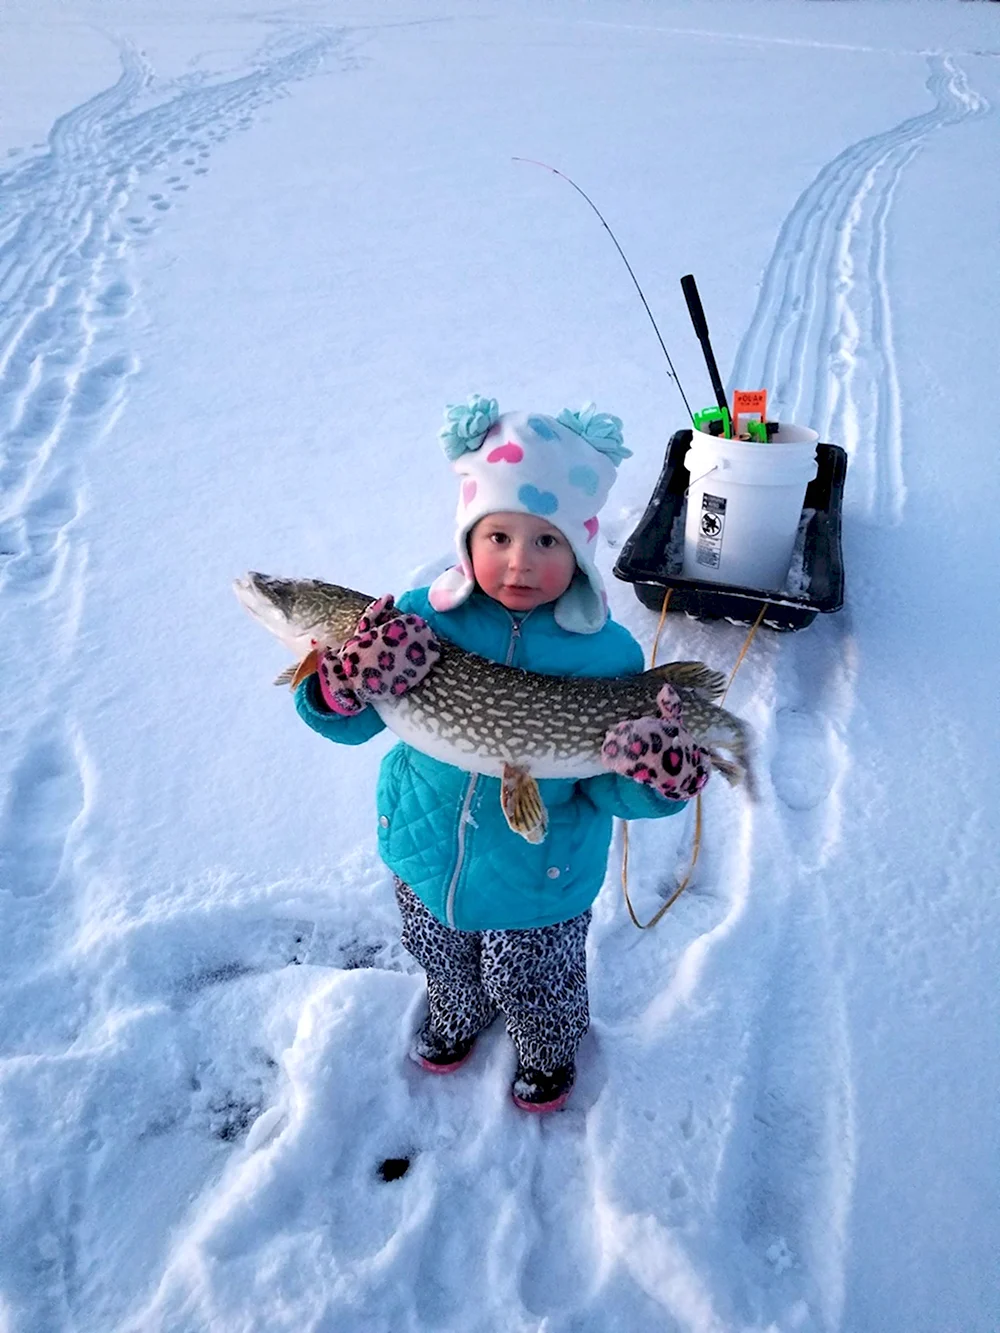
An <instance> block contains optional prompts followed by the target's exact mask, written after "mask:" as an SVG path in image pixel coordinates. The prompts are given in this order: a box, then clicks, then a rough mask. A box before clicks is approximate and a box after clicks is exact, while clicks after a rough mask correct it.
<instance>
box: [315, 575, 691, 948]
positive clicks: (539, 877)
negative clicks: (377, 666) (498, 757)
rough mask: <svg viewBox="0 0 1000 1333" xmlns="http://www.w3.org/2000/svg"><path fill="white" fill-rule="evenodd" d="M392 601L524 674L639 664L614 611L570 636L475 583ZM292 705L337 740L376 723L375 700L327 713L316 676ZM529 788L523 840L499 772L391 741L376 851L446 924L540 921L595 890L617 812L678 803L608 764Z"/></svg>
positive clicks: (635, 813)
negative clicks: (347, 711) (479, 770)
mask: <svg viewBox="0 0 1000 1333" xmlns="http://www.w3.org/2000/svg"><path fill="white" fill-rule="evenodd" d="M397 605H398V607H399V609H400V610H401V611H410V612H416V614H417V615H420V616H423V618H424V619H425V620H426V621H427V622H428V624H429V625H430V626H431V628H432V629H433V630H434V633H435V634H436V635H438V636H439V637H440V638H442V639H448V640H450V641H451V642H452V643H455V644H457V645H458V646H459V647H460V648H464V649H466V650H467V651H468V652H472V653H478V654H479V655H480V656H481V657H489V658H491V659H492V660H493V661H494V662H504V663H509V664H510V665H511V666H516V667H521V668H523V669H524V670H526V671H537V672H541V673H543V674H548V675H562V676H628V675H634V674H635V673H637V672H640V671H642V670H643V665H644V664H643V656H642V649H641V648H640V647H639V645H638V644H637V643H636V641H635V640H634V639H633V638H632V636H631V635H630V634H629V632H628V631H627V630H626V629H624V628H623V627H622V626H621V625H619V624H617V623H616V622H615V621H613V620H609V621H608V622H607V624H605V626H604V628H603V629H601V630H599V631H598V632H597V633H596V634H587V635H583V634H573V633H570V632H569V631H568V630H564V629H562V628H560V626H558V625H557V624H556V622H555V619H554V617H553V614H552V606H551V605H547V606H540V607H537V608H536V609H535V610H534V611H529V612H527V613H526V614H524V615H514V614H513V613H512V612H510V611H507V610H506V608H505V607H503V606H501V605H500V603H499V602H496V601H494V600H493V599H492V598H490V597H487V596H486V595H485V594H484V593H481V592H476V593H474V594H473V595H472V596H471V597H470V598H469V600H468V601H467V602H465V603H464V604H463V605H462V606H460V607H456V608H455V609H454V610H452V611H447V612H439V611H435V610H434V608H433V607H432V606H431V604H430V602H429V601H428V599H427V589H426V588H419V589H417V590H416V591H414V592H408V593H404V594H403V596H402V597H400V598H399V600H398V602H397ZM295 704H296V707H297V709H298V711H299V714H300V716H301V717H302V718H303V720H304V721H305V722H307V723H308V724H309V726H310V727H312V728H313V730H314V731H318V732H319V733H320V735H321V736H325V737H327V739H329V740H332V741H338V742H340V743H341V744H344V745H358V744H360V743H361V742H363V741H366V740H368V739H369V738H370V737H372V736H374V735H375V734H376V733H377V732H379V731H381V730H382V728H383V726H384V725H385V724H384V723H383V722H382V720H381V718H380V717H379V716H378V714H377V713H376V712H375V710H374V709H373V708H366V709H365V710H364V711H363V712H361V713H357V714H355V715H354V716H353V717H340V716H338V715H337V714H335V713H331V712H330V711H329V710H327V709H326V707H325V705H324V704H323V701H322V697H321V695H320V693H319V689H318V686H317V680H316V677H315V676H312V677H310V678H309V679H308V680H305V681H303V683H302V684H301V685H300V686H299V687H298V690H297V691H296V695H295ZM538 786H539V790H540V792H541V796H542V799H543V801H544V802H545V805H546V807H547V809H548V812H549V827H548V834H547V835H546V838H545V840H544V841H543V842H541V843H538V844H534V845H533V844H532V843H529V842H526V841H525V840H524V838H522V837H520V836H519V835H518V834H516V833H513V832H512V831H511V829H510V828H509V827H508V825H507V821H506V819H505V818H504V815H503V811H502V810H501V808H500V780H499V778H491V777H484V776H483V775H482V774H475V773H468V772H466V771H465V770H464V769H460V768H455V767H454V766H452V765H451V764H443V763H441V762H440V760H437V759H431V758H430V757H429V756H428V755H425V754H423V753H421V752H420V751H419V750H416V749H414V748H413V747H412V746H411V745H407V744H405V743H404V742H402V741H401V742H400V743H399V744H398V745H396V746H394V747H393V749H392V750H390V751H389V753H388V754H387V755H386V757H385V759H384V760H383V761H382V768H381V772H380V774H379V781H378V789H377V793H376V803H377V806H378V838H379V851H380V852H381V855H382V858H383V860H384V861H385V863H386V864H387V865H388V867H389V868H390V870H392V871H393V873H394V874H396V875H398V876H399V878H400V879H401V880H404V881H405V882H406V883H407V884H409V886H410V887H411V888H412V889H413V891H414V893H416V894H417V896H418V897H419V898H420V900H421V901H422V902H423V903H424V904H425V905H426V906H427V907H428V908H429V909H430V911H431V912H433V914H434V915H435V916H436V917H437V918H438V920H439V921H442V922H444V923H445V924H446V925H448V926H452V927H454V928H456V929H458V930H522V929H527V928H529V927H533V926H548V925H553V924H554V923H555V922H557V921H568V920H569V919H570V918H571V917H574V916H578V915H579V914H580V913H581V912H584V911H586V909H587V908H588V907H589V906H590V905H591V903H592V902H593V901H594V899H595V898H596V897H597V894H598V891H599V890H600V887H601V884H602V882H603V880H604V873H605V869H606V866H607V859H608V847H609V845H610V842H611V828H612V818H613V817H614V816H615V815H618V816H619V817H620V818H622V819H648V818H659V817H662V816H664V815H673V814H676V813H677V812H678V811H679V810H681V809H683V807H684V804H685V803H684V802H682V801H668V800H666V799H665V798H664V797H662V796H660V795H658V794H657V793H656V792H654V791H652V790H651V789H650V788H648V787H644V786H641V785H640V784H639V783H637V782H634V781H632V779H631V778H624V777H619V776H618V775H616V774H614V773H602V774H600V775H599V776H597V777H593V778H585V779H583V780H581V781H579V782H574V781H572V780H569V779H546V780H543V781H541V782H539V784H538Z"/></svg>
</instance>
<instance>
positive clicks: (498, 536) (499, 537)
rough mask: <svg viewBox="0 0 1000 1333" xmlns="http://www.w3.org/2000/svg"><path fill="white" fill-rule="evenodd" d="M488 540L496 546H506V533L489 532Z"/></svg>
mask: <svg viewBox="0 0 1000 1333" xmlns="http://www.w3.org/2000/svg"><path fill="white" fill-rule="evenodd" d="M490 541H491V542H493V543H494V545H496V546H506V544H507V534H506V532H491V533H490Z"/></svg>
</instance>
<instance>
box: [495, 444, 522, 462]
mask: <svg viewBox="0 0 1000 1333" xmlns="http://www.w3.org/2000/svg"><path fill="white" fill-rule="evenodd" d="M523 457H524V450H523V449H522V448H521V446H520V445H519V444H509V443H508V444H501V445H499V446H498V447H497V448H496V449H491V450H490V452H489V453H488V454H487V455H486V461H487V463H520V461H521V459H522V458H523Z"/></svg>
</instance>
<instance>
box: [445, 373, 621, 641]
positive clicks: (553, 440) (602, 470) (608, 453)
mask: <svg viewBox="0 0 1000 1333" xmlns="http://www.w3.org/2000/svg"><path fill="white" fill-rule="evenodd" d="M446 420H447V423H448V424H447V425H446V426H445V428H444V429H443V430H442V431H441V440H442V443H443V445H444V449H445V453H446V454H447V455H448V457H449V458H450V459H451V460H452V466H453V468H454V471H455V472H456V473H457V474H458V476H459V477H460V478H461V486H460V487H459V496H458V511H457V514H456V523H457V529H456V534H455V545H456V549H457V552H458V564H457V565H453V566H452V567H451V568H450V569H447V570H445V572H444V573H443V574H441V575H439V577H438V578H436V579H435V580H434V582H433V583H432V584H431V587H430V593H429V596H430V603H431V606H433V607H434V609H435V610H436V611H451V610H453V609H454V608H455V607H456V606H461V604H462V603H463V602H464V601H465V600H466V599H467V598H468V597H469V595H470V594H471V593H472V591H473V589H474V588H475V586H476V580H475V575H474V574H473V572H472V561H471V559H470V557H469V548H468V537H469V533H470V532H471V531H472V529H473V527H474V526H475V524H476V523H478V521H479V520H480V519H481V518H483V517H485V515H486V514H497V513H515V514H534V515H535V516H536V517H539V518H544V519H546V520H547V521H548V522H549V523H551V524H552V525H553V527H556V528H558V529H559V531H560V532H561V533H562V534H563V536H564V537H565V538H566V540H567V541H568V542H569V544H570V546H571V547H572V550H573V554H574V555H575V556H576V563H577V571H576V574H575V575H574V578H573V582H572V583H571V584H570V586H569V588H567V590H566V591H565V592H564V593H563V595H562V596H561V597H560V598H559V599H558V601H557V602H556V604H555V609H554V615H555V619H556V623H557V624H558V625H561V626H562V628H563V629H567V630H572V631H574V632H575V633H577V634H594V633H596V632H597V630H599V629H600V628H601V626H602V625H603V624H604V622H605V620H606V619H607V614H608V612H607V601H608V599H607V596H606V594H605V591H604V582H603V580H602V579H601V576H600V574H599V573H598V572H597V568H596V566H595V564H594V551H595V548H596V537H597V529H598V519H597V515H598V512H599V510H600V509H601V507H602V506H603V504H604V502H605V500H606V499H607V497H608V491H610V489H611V486H612V484H613V482H614V480H615V473H616V469H617V466H618V464H619V463H620V462H621V460H622V459H623V458H628V457H629V456H630V455H631V450H629V449H626V448H625V447H624V445H623V444H622V435H621V425H622V423H621V421H620V420H619V419H618V417H612V416H609V415H608V414H607V413H597V412H595V411H594V408H593V404H590V405H589V406H588V407H585V408H584V409H583V410H582V411H581V412H569V411H568V410H567V411H564V412H561V413H560V414H559V416H558V418H556V417H548V416H542V415H540V414H538V413H530V414H529V413H525V412H505V413H504V414H503V416H500V414H499V411H498V409H497V405H496V400H495V399H487V398H480V397H478V396H473V397H472V398H470V399H469V402H468V404H463V405H460V406H458V407H449V408H448V410H447V414H446Z"/></svg>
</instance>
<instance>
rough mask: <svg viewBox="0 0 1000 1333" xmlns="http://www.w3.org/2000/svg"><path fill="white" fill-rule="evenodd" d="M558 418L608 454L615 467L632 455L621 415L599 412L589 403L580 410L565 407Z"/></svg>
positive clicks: (560, 422)
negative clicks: (627, 445)
mask: <svg viewBox="0 0 1000 1333" xmlns="http://www.w3.org/2000/svg"><path fill="white" fill-rule="evenodd" d="M556 420H557V421H558V422H559V424H560V425H561V426H567V427H568V428H569V429H570V430H571V431H575V432H576V434H577V435H581V436H582V437H583V438H584V439H585V440H586V441H587V443H588V444H592V445H593V446H594V448H595V449H598V450H599V451H600V452H601V453H602V454H606V455H607V457H608V458H610V459H611V461H612V463H614V465H615V467H617V466H618V464H619V463H620V462H621V461H622V459H623V458H631V457H632V450H631V449H626V448H625V445H624V443H623V440H622V420H621V417H613V416H612V415H611V414H610V412H598V411H597V410H596V408H595V407H594V404H593V403H587V404H586V405H585V406H584V407H581V408H580V410H579V412H571V411H570V410H569V408H568V407H565V408H563V410H562V411H561V412H560V413H559V415H558V417H557V418H556Z"/></svg>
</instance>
